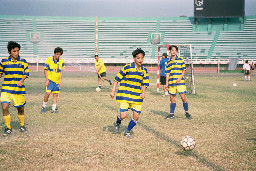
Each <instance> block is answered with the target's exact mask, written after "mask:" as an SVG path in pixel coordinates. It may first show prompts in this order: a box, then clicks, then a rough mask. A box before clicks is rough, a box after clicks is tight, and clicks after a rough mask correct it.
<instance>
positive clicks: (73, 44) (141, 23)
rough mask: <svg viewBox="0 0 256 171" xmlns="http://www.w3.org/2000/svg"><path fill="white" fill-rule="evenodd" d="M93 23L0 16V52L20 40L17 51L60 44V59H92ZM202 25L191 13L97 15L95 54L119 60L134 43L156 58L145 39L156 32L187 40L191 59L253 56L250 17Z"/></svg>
mask: <svg viewBox="0 0 256 171" xmlns="http://www.w3.org/2000/svg"><path fill="white" fill-rule="evenodd" d="M95 23H96V18H95V17H84V18H83V17H29V16H5V15H0V54H7V51H6V45H7V42H8V41H10V40H13V41H17V42H19V43H20V44H21V47H22V49H21V53H22V54H34V55H39V56H40V58H45V57H47V56H49V55H51V54H52V53H53V49H54V48H55V47H57V46H60V47H62V48H63V49H64V54H63V58H69V57H72V58H93V57H94V54H95V44H96V43H95V40H96V39H95V34H96V31H95V29H96V26H95V25H96V24H95ZM200 27H201V29H200ZM208 27H209V25H208V24H207V23H205V24H203V25H201V26H200V25H196V24H195V22H194V18H193V17H168V18H108V17H99V20H98V54H99V55H100V57H102V58H113V59H116V58H121V59H125V58H128V57H131V52H132V51H133V50H134V49H136V48H137V47H140V48H142V49H143V50H144V51H145V52H146V58H156V57H157V56H158V54H157V46H156V45H152V44H151V34H152V33H161V34H162V37H161V40H160V43H161V44H166V43H171V44H192V50H193V58H194V59H218V58H223V59H227V58H233V57H235V58H243V59H253V58H256V16H249V17H245V20H244V24H242V25H241V26H240V25H236V24H234V23H231V24H228V25H226V26H225V25H224V26H223V25H221V24H220V25H218V24H216V25H212V26H211V27H210V28H211V29H212V30H211V31H209V30H207V29H206V28H208ZM223 27H224V28H225V29H223ZM240 27H241V29H240ZM195 28H196V29H195ZM227 28H229V29H227ZM239 29H240V30H239ZM31 32H39V33H40V39H41V40H40V42H39V43H38V44H33V43H32V42H31V41H30V37H29V36H30V33H31Z"/></svg>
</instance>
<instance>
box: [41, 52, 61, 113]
mask: <svg viewBox="0 0 256 171" xmlns="http://www.w3.org/2000/svg"><path fill="white" fill-rule="evenodd" d="M62 54H63V49H62V48H60V47H56V48H55V49H54V56H50V57H48V58H47V59H46V62H45V64H44V75H45V85H46V94H45V95H44V101H43V106H42V109H41V113H42V114H44V113H45V111H46V105H47V102H48V98H49V96H50V95H51V93H52V94H53V99H52V101H53V104H52V111H51V112H52V113H59V111H58V108H57V98H58V94H59V92H60V86H61V80H62V71H63V68H65V65H64V63H63V59H61V58H60V56H61V55H62Z"/></svg>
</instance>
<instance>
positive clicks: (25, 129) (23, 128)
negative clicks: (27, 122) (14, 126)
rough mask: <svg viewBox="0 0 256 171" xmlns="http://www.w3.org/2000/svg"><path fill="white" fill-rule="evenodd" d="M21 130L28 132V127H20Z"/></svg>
mask: <svg viewBox="0 0 256 171" xmlns="http://www.w3.org/2000/svg"><path fill="white" fill-rule="evenodd" d="M20 132H23V133H28V129H27V128H26V127H25V126H21V127H20Z"/></svg>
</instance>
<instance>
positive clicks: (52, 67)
mask: <svg viewBox="0 0 256 171" xmlns="http://www.w3.org/2000/svg"><path fill="white" fill-rule="evenodd" d="M63 68H65V65H64V63H63V59H61V58H59V59H58V60H57V62H55V60H54V56H50V57H48V58H47V59H46V62H45V64H44V69H45V70H47V76H48V79H49V80H51V81H52V82H54V83H56V84H59V82H60V72H61V70H62V69H63Z"/></svg>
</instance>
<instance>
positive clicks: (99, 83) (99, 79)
mask: <svg viewBox="0 0 256 171" xmlns="http://www.w3.org/2000/svg"><path fill="white" fill-rule="evenodd" d="M98 86H99V88H101V78H98Z"/></svg>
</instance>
